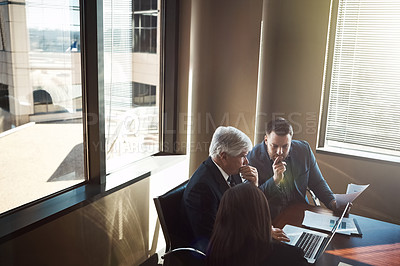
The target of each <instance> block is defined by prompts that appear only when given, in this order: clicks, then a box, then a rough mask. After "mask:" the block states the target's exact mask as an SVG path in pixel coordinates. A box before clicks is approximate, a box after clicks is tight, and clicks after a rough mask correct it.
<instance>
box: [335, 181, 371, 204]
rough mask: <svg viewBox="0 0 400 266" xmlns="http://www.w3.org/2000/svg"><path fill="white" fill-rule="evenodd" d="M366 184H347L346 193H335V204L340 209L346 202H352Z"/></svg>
mask: <svg viewBox="0 0 400 266" xmlns="http://www.w3.org/2000/svg"><path fill="white" fill-rule="evenodd" d="M368 186H369V184H368V185H356V184H348V185H347V191H346V194H335V199H336V206H337V207H338V208H339V209H340V208H342V207H343V206H345V205H346V204H347V202H353V201H354V200H355V199H356V198H357V197H358V196H359V195H360V194H361V193H362V192H363V191H364V190H365V189H366V188H367V187H368Z"/></svg>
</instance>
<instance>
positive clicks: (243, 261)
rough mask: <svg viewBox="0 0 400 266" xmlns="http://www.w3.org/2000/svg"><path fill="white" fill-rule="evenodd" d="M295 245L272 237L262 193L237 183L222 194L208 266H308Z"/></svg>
mask: <svg viewBox="0 0 400 266" xmlns="http://www.w3.org/2000/svg"><path fill="white" fill-rule="evenodd" d="M303 256H304V254H303V251H302V250H301V249H299V248H296V247H293V246H289V245H287V244H283V243H281V242H278V241H275V240H272V237H271V217H270V214H269V206H268V201H267V198H266V197H265V195H264V194H263V193H262V192H261V190H259V189H258V188H257V187H256V186H254V185H252V184H247V183H243V184H239V185H237V186H235V187H232V188H230V189H228V190H227V191H226V192H225V193H224V195H223V196H222V199H221V203H220V205H219V208H218V213H217V217H216V220H215V224H214V229H213V233H212V236H211V240H210V243H209V246H208V250H207V257H206V265H208V266H225V265H226V266H228V265H229V266H235V265H237V266H244V265H245V266H262V265H308V263H307V260H306V259H304V257H303Z"/></svg>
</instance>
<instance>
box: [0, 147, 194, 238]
mask: <svg viewBox="0 0 400 266" xmlns="http://www.w3.org/2000/svg"><path fill="white" fill-rule="evenodd" d="M183 160H186V156H185V155H168V156H150V157H148V158H145V159H143V160H140V161H138V162H135V163H132V164H131V165H129V166H127V167H125V168H124V169H121V170H119V171H116V172H113V173H111V174H109V175H107V177H106V184H103V185H97V184H89V183H87V182H85V183H82V184H80V185H77V186H75V187H73V188H69V189H67V190H64V191H61V192H58V193H56V194H53V195H50V196H48V197H46V198H43V199H39V200H37V201H35V202H32V203H29V204H26V205H24V206H21V207H19V208H16V209H14V210H11V211H8V212H6V213H3V214H1V215H0V244H1V243H3V242H6V241H8V240H10V239H12V238H15V237H17V236H19V235H21V234H23V233H25V232H28V231H30V230H33V229H34V228H37V227H39V226H41V225H43V224H45V223H48V222H50V221H53V220H55V219H57V218H59V217H61V216H63V215H66V214H68V213H70V212H72V211H74V210H76V209H78V208H81V207H83V206H85V205H87V204H89V203H91V202H94V201H96V200H98V199H100V198H102V197H105V196H107V195H109V194H111V193H113V192H115V191H118V190H120V189H122V188H124V187H127V186H130V185H132V184H134V183H136V182H138V181H140V180H142V179H144V178H148V177H149V176H150V175H151V174H154V173H156V172H158V171H161V170H162V169H163V168H165V167H168V166H171V165H174V164H177V163H180V162H182V161H183Z"/></svg>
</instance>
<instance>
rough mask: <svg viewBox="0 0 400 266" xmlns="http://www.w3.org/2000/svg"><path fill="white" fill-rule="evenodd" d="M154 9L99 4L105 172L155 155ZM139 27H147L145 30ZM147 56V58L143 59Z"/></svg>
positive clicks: (143, 1)
mask: <svg viewBox="0 0 400 266" xmlns="http://www.w3.org/2000/svg"><path fill="white" fill-rule="evenodd" d="M157 5H158V3H157V1H154V0H140V1H136V0H135V1H132V0H119V1H112V0H106V1H104V50H105V56H104V66H105V69H104V82H105V95H104V99H105V127H106V128H105V132H106V149H107V151H106V156H107V164H106V170H107V172H108V173H109V172H112V171H115V170H116V169H118V168H120V167H122V166H124V165H126V164H128V163H131V162H133V161H137V160H139V159H142V158H144V157H146V156H149V155H152V154H154V153H157V152H159V151H160V148H159V135H160V127H159V124H160V118H159V108H160V106H159V100H158V98H159V88H160V54H159V53H158V52H157V51H159V50H160V49H159V48H157V47H156V44H157V43H160V42H157V41H156V40H157V38H159V37H160V27H159V25H157V17H158V12H157ZM132 10H134V11H133V12H132ZM137 12H139V14H137ZM132 13H133V14H132ZM132 15H133V17H134V21H132ZM136 20H138V21H139V24H140V25H141V26H140V27H138V29H137V28H136V26H135V30H134V31H135V41H133V38H132V32H133V30H132V24H135V25H137V24H136ZM143 23H150V24H149V26H150V25H151V29H149V28H146V27H147V26H146V27H145V26H144V24H143ZM136 33H137V34H136ZM137 38H139V39H137ZM149 38H150V39H149ZM136 40H140V41H139V42H138V43H139V46H136ZM144 44H145V45H144ZM150 44H151V45H150ZM135 47H141V48H140V49H135ZM133 51H134V52H135V53H133ZM149 52H151V53H152V54H150V55H149V54H147V53H149Z"/></svg>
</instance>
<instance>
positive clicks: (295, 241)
mask: <svg viewBox="0 0 400 266" xmlns="http://www.w3.org/2000/svg"><path fill="white" fill-rule="evenodd" d="M349 205H350V203H347V205H346V208H344V211H343V213H342V215H341V216H340V218H339V219H338V220H337V221H336V223H335V224H334V225H333V227H332V230H331V235H328V234H324V233H321V232H318V231H314V230H309V229H305V228H301V227H298V226H293V225H289V224H287V225H285V227H283V229H282V230H283V231H284V232H285V234H286V235H287V236H288V237H289V239H290V242H285V243H287V244H289V245H292V246H296V247H300V248H301V249H302V250H303V251H304V258H306V259H307V261H308V262H309V263H315V261H316V260H317V259H318V258H319V256H320V255H321V254H323V253H324V252H325V249H326V248H327V247H328V245H329V243H330V242H331V240H332V238H333V236H334V235H335V233H336V230H337V229H338V228H339V225H340V224H341V223H342V219H343V217H344V215H345V214H346V212H347V210H348V209H349Z"/></svg>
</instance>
